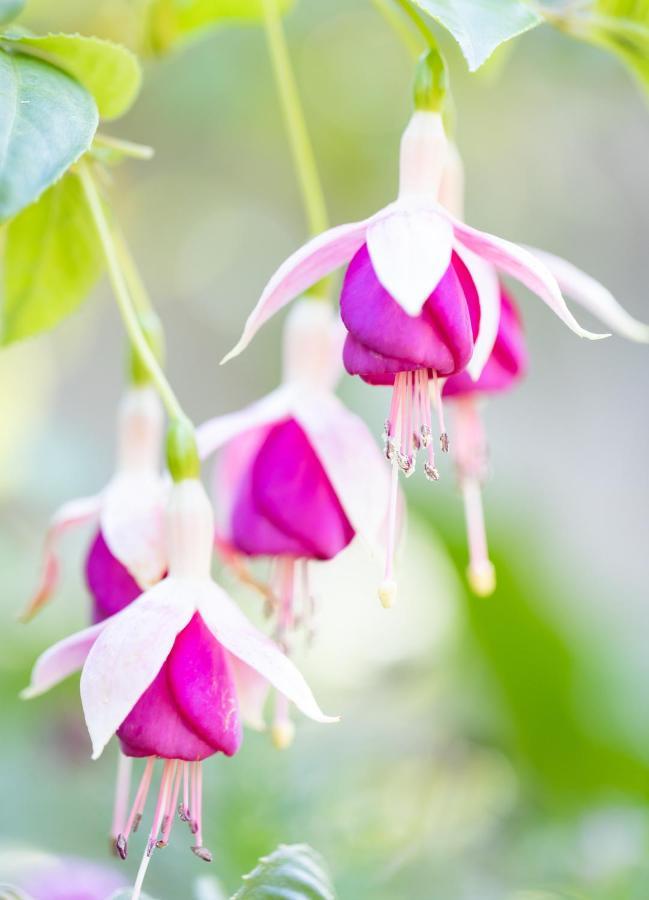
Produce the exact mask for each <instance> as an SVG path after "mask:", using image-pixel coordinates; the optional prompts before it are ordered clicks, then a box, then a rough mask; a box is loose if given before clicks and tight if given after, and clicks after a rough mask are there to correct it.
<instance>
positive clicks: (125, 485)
mask: <svg viewBox="0 0 649 900" xmlns="http://www.w3.org/2000/svg"><path fill="white" fill-rule="evenodd" d="M168 491H169V484H168V483H167V482H166V481H165V480H164V479H163V478H161V477H160V476H158V475H157V474H156V473H155V472H147V471H139V472H136V471H124V472H119V473H118V474H117V475H116V476H115V477H114V478H113V479H112V481H111V482H110V484H109V485H108V487H107V488H106V491H105V492H104V503H103V506H102V510H101V530H102V534H103V536H104V540H105V541H106V544H107V545H108V549H109V550H110V552H111V553H112V554H113V556H115V557H116V558H117V559H118V560H119V561H120V562H121V563H122V565H123V566H125V567H126V568H127V569H128V571H129V572H130V573H131V575H132V576H133V577H134V578H135V580H136V581H137V583H138V584H139V585H140V587H142V588H147V587H150V586H151V585H153V584H157V582H158V581H160V579H161V578H162V576H163V575H164V573H165V572H166V570H167V553H166V544H165V531H164V511H165V506H166V502H167V496H168Z"/></svg>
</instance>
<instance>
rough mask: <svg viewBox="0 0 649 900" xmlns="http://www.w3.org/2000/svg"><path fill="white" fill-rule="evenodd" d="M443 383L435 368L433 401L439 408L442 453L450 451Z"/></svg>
mask: <svg viewBox="0 0 649 900" xmlns="http://www.w3.org/2000/svg"><path fill="white" fill-rule="evenodd" d="M442 386H443V385H442V384H441V383H440V379H439V377H438V375H437V370H436V369H433V403H434V404H435V409H436V410H437V421H438V422H439V443H440V446H441V448H442V453H448V433H447V431H446V423H445V421H444V404H443V402H442Z"/></svg>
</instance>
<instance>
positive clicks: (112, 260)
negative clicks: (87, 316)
mask: <svg viewBox="0 0 649 900" xmlns="http://www.w3.org/2000/svg"><path fill="white" fill-rule="evenodd" d="M78 172H79V177H80V179H81V184H82V186H83V190H84V193H85V196H86V201H87V203H88V208H89V210H90V213H91V215H92V218H93V221H94V223H95V227H96V229H97V234H98V236H99V240H100V242H101V245H102V249H103V251H104V256H105V257H106V264H107V266H108V274H109V277H110V280H111V283H112V286H113V291H114V293H115V299H116V301H117V306H118V308H119V311H120V314H121V316H122V320H123V322H124V327H125V328H126V333H127V335H128V338H129V341H130V342H131V345H132V346H133V349H134V350H135V352H136V353H137V354H138V356H139V358H140V361H141V363H142V366H143V367H144V368H145V369H146V371H147V372H148V374H149V377H150V378H151V381H152V382H153V384H154V385H155V387H156V390H157V391H158V393H159V395H160V399H161V400H162V402H163V404H164V407H165V409H166V410H167V414H168V416H169V418H170V419H171V420H172V421H177V420H183V421H189V420H188V418H187V416H186V415H185V413H184V412H183V409H182V407H181V405H180V403H179V402H178V399H177V397H176V395H175V394H174V392H173V389H172V387H171V385H170V384H169V382H168V381H167V379H166V377H165V374H164V372H163V371H162V368H161V367H160V364H159V363H158V360H157V359H156V357H155V353H154V352H153V350H152V349H151V347H150V346H149V343H148V341H147V339H146V337H145V335H144V332H143V331H142V327H141V325H140V321H139V318H138V314H137V310H136V308H135V305H134V303H133V300H132V299H131V295H130V293H129V290H128V287H127V284H126V279H125V277H124V273H123V272H122V268H121V266H120V261H119V253H118V250H117V246H116V241H115V238H114V236H113V232H112V230H111V227H110V225H109V223H108V220H107V218H106V214H105V212H104V208H103V205H102V202H101V198H100V196H99V192H98V190H97V185H96V184H95V180H94V178H93V175H92V172H91V170H90V168H89V166H88V163H86V162H82V163H80V165H79V167H78Z"/></svg>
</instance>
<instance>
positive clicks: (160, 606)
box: [81, 578, 196, 759]
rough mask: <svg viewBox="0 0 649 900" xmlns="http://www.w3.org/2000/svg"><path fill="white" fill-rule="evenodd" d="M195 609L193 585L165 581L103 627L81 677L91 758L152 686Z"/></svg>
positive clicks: (173, 579) (99, 750)
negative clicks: (90, 743)
mask: <svg viewBox="0 0 649 900" xmlns="http://www.w3.org/2000/svg"><path fill="white" fill-rule="evenodd" d="M195 610H196V607H195V602H194V593H193V583H192V582H191V581H189V580H185V579H182V580H181V579H175V578H166V579H165V580H164V581H161V582H160V583H159V584H157V585H155V587H152V588H151V589H150V590H149V591H147V592H146V594H143V595H142V596H141V597H139V598H138V599H137V600H135V602H134V603H132V604H131V605H130V606H127V607H126V609H124V610H122V612H120V613H117V615H116V616H113V617H112V618H111V619H110V620H109V621H107V622H106V623H104V624H105V627H104V630H103V631H102V633H101V634H100V636H99V638H98V639H97V641H96V642H95V644H94V645H93V647H92V649H91V650H90V653H89V654H88V659H87V660H86V664H85V666H84V667H83V671H82V673H81V702H82V704H83V711H84V715H85V717H86V724H87V726H88V732H89V733H90V739H91V741H92V748H93V759H97V758H98V757H99V756H100V755H101V753H102V751H103V749H104V747H105V746H106V744H107V743H108V741H109V740H110V738H111V736H112V735H113V734H114V733H115V731H117V729H118V728H119V726H120V725H121V724H122V722H123V721H124V719H125V718H126V716H127V715H128V714H129V713H130V711H131V710H132V709H133V707H134V706H135V704H136V703H137V701H138V700H139V699H140V697H141V696H142V694H143V693H144V692H145V691H146V689H147V688H148V687H149V686H150V685H151V683H152V682H153V680H154V678H155V677H156V675H157V674H158V672H159V671H160V669H161V668H162V664H163V663H164V661H165V660H166V658H167V657H168V656H169V653H170V651H171V648H172V647H173V644H174V641H175V640H176V637H177V635H178V634H179V633H180V632H181V631H182V630H183V628H184V627H185V626H186V625H187V623H188V622H189V620H190V619H191V617H192V616H193V614H194V612H195Z"/></svg>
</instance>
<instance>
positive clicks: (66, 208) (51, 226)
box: [2, 172, 104, 344]
mask: <svg viewBox="0 0 649 900" xmlns="http://www.w3.org/2000/svg"><path fill="white" fill-rule="evenodd" d="M103 262H104V260H103V255H102V251H101V246H100V245H99V241H98V238H97V236H96V231H95V227H94V224H93V221H92V218H91V216H90V213H89V211H88V207H87V204H86V201H85V196H84V193H83V190H82V187H81V183H80V180H79V177H78V176H77V175H75V174H73V173H71V172H69V173H68V174H67V175H65V177H64V178H62V179H61V180H60V181H59V182H57V183H56V184H55V185H54V186H53V187H51V188H50V189H49V190H48V191H46V192H45V193H44V194H43V196H42V197H41V198H40V200H39V201H38V203H34V204H33V205H32V206H28V207H27V209H25V210H24V211H23V212H22V213H21V214H20V215H19V216H17V217H16V218H15V219H13V220H12V221H11V222H10V223H9V225H8V226H7V234H6V244H5V258H4V267H3V277H4V291H3V294H4V299H3V306H4V308H3V315H2V343H3V344H10V343H12V342H13V341H17V340H20V339H21V338H26V337H30V336H31V335H34V334H38V333H39V332H42V331H47V330H48V329H50V328H53V327H54V326H55V325H57V324H58V323H59V322H60V321H61V320H62V319H64V318H65V317H66V316H68V315H70V313H72V312H74V311H75V310H76V309H77V308H78V306H79V305H80V304H81V303H82V302H83V300H84V299H85V297H86V296H87V294H88V292H89V291H90V288H91V287H92V286H93V284H94V282H95V281H96V280H97V278H98V277H99V275H100V274H101V271H102V268H103Z"/></svg>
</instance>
